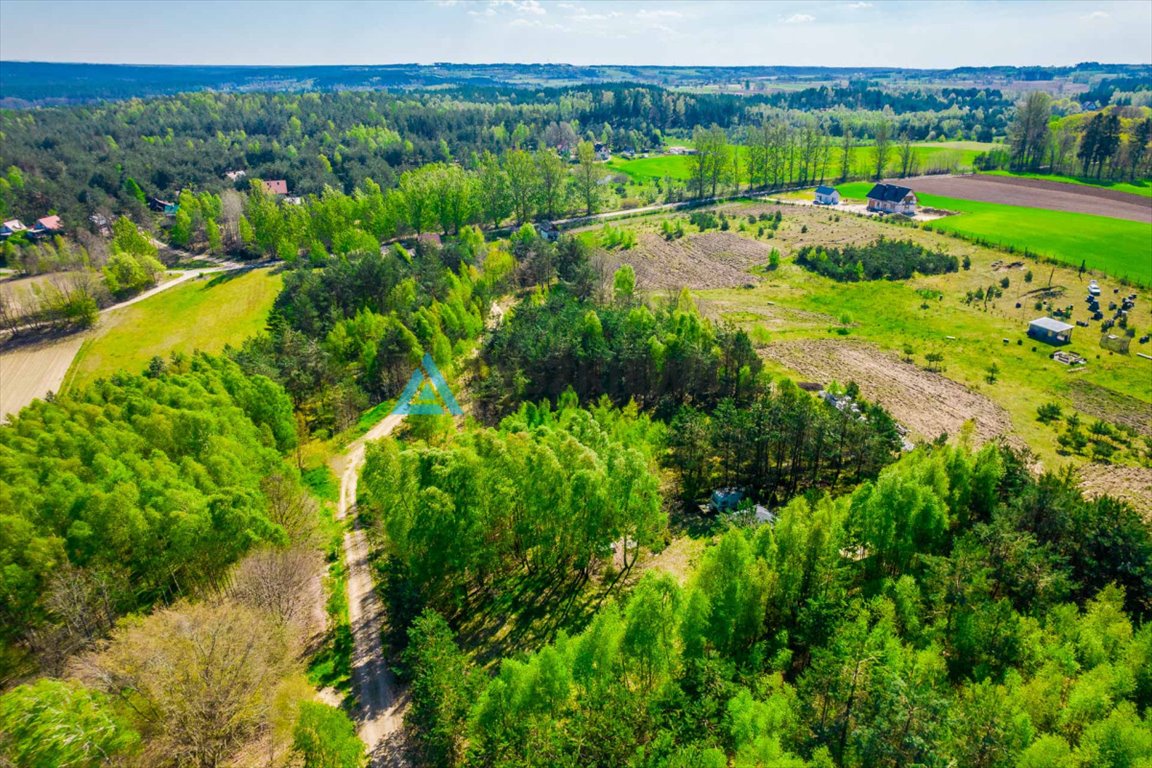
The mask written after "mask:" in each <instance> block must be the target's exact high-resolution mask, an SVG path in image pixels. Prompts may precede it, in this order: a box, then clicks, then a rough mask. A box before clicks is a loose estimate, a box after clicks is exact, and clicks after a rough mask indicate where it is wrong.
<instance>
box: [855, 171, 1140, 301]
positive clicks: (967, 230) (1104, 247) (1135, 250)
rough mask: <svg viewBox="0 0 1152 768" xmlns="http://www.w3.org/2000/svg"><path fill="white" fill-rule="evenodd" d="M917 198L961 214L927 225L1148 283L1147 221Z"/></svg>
mask: <svg viewBox="0 0 1152 768" xmlns="http://www.w3.org/2000/svg"><path fill="white" fill-rule="evenodd" d="M870 187H871V184H870V183H869V182H854V183H850V184H840V185H838V186H837V189H839V190H840V194H841V195H842V196H844V197H846V198H852V199H856V200H863V199H864V196H865V195H866V194H867V193H868V189H869V188H870ZM917 197H918V199H919V200H920V202H921V204H923V205H927V206H930V207H933V208H941V209H944V210H949V211H956V212H957V213H958V214H959V215H957V216H949V217H947V218H944V219H938V220H936V221H933V222H931V223H928V224H925V225H924V226H925V228H927V229H932V230H936V231H938V232H955V233H957V234H961V235H966V236H971V237H979V238H982V239H983V240H985V241H987V242H989V243H996V244H998V245H1001V246H1012V247H1014V248H1017V249H1021V250H1023V249H1027V250H1028V251H1030V252H1031V253H1035V254H1039V255H1042V256H1047V257H1050V258H1053V259H1056V260H1057V261H1061V262H1064V263H1065V264H1069V265H1071V266H1074V267H1078V266H1079V265H1080V264H1081V263H1084V264H1085V265H1086V266H1087V267H1088V268H1089V269H1094V270H1099V271H1101V272H1105V273H1107V274H1109V275H1112V276H1114V277H1121V278H1124V279H1127V280H1129V281H1131V282H1133V283H1137V284H1140V285H1145V286H1148V285H1152V227H1149V226H1148V225H1147V224H1143V223H1141V222H1138V221H1127V220H1124V219H1112V218H1108V217H1107V216H1092V215H1089V214H1086V213H1068V212H1065V211H1050V210H1047V209H1044V208H1027V207H1023V206H1017V205H1003V204H1000V203H982V202H976V201H974V200H961V199H959V198H954V197H942V196H940V195H928V194H920V195H917Z"/></svg>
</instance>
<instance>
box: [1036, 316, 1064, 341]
mask: <svg viewBox="0 0 1152 768" xmlns="http://www.w3.org/2000/svg"><path fill="white" fill-rule="evenodd" d="M1074 327H1075V326H1072V325H1068V323H1062V322H1060V321H1059V320H1054V319H1052V318H1051V317H1038V318H1036V319H1035V320H1033V321H1032V322H1030V323H1028V335H1029V336H1031V337H1032V338H1033V339H1036V341H1042V342H1044V343H1045V344H1069V343H1071V341H1072V329H1073V328H1074Z"/></svg>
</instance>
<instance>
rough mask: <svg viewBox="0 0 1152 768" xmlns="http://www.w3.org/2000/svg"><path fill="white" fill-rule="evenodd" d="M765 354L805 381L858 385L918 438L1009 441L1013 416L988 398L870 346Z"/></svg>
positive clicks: (774, 347)
mask: <svg viewBox="0 0 1152 768" xmlns="http://www.w3.org/2000/svg"><path fill="white" fill-rule="evenodd" d="M760 352H761V354H763V355H764V356H766V357H768V358H771V359H773V360H776V361H777V362H779V363H782V364H783V365H785V366H787V367H788V368H791V369H792V370H794V371H796V372H797V373H799V374H800V375H802V376H803V377H804V378H805V379H807V380H809V381H816V382H819V383H821V384H825V385H826V384H828V383H829V382H830V381H833V380H835V381H838V382H840V383H841V384H847V383H848V382H849V381H855V382H856V383H857V384H858V385H859V386H860V392H861V394H862V395H863V396H864V397H866V398H867V399H869V400H873V401H875V402H878V403H880V404H881V405H883V406H884V407H885V408H886V409H887V410H888V412H889V413H891V414H892V416H893V417H895V418H896V419H897V420H898V421H900V422H901V423H902V424H904V425H905V426H907V427H908V429H909V431H910V432H912V434H913V436H914V437H917V438H920V439H923V440H934V439H936V438H937V437H938V436H939V435H940V434H941V433H944V432H947V433H948V435H949V436H951V437H955V436H957V435H959V434H960V432H961V430H962V429H963V427H964V425H965V423H966V422H968V421H971V422H972V423H973V432H972V437H973V441H974V442H975V443H976V444H981V443H985V442H988V441H990V440H995V439H998V438H1001V437H1009V439H1010V435H1011V433H1012V423H1011V421H1010V420H1009V418H1008V413H1007V412H1006V411H1005V410H1004V409H1003V408H1001V407H1000V406H998V405H996V404H995V403H993V402H992V401H991V400H989V399H988V398H986V397H984V396H983V395H979V394H977V393H975V392H973V391H971V390H970V389H968V388H967V387H965V386H964V385H963V384H959V383H957V382H955V381H952V380H951V379H949V378H946V377H944V376H942V375H940V374H939V373H934V372H932V371H925V370H923V369H921V368H918V367H916V366H915V365H912V364H911V363H905V362H904V361H902V360H900V359H899V358H897V357H896V356H894V355H891V354H889V353H887V352H883V351H881V350H879V349H877V348H875V347H873V346H871V345H869V344H863V343H857V342H850V341H837V340H830V339H829V340H816V341H787V342H778V343H773V344H769V345H768V346H766V347H765V348H763V349H762V350H760Z"/></svg>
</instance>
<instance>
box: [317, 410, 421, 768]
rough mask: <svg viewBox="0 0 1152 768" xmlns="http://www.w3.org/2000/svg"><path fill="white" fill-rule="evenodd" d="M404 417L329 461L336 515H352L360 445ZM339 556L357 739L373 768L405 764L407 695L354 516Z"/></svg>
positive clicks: (378, 428) (363, 538)
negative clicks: (389, 654) (387, 648)
mask: <svg viewBox="0 0 1152 768" xmlns="http://www.w3.org/2000/svg"><path fill="white" fill-rule="evenodd" d="M402 419H403V416H392V415H390V416H388V417H386V418H385V419H384V420H383V421H381V422H380V423H379V424H377V425H376V426H375V427H373V428H372V429H370V430H369V431H368V432H367V434H365V435H364V436H363V437H361V438H360V439H358V440H356V441H355V442H353V443H352V444H351V445H349V446H348V449H347V450H346V451H345V452H344V454H343V455H342V456H341V457H339V458H337V459H335V460H333V462H332V469H333V470H334V471H335V472H336V473H337V474H338V475H339V477H340V504H339V507H338V509H337V517H338V518H339V519H341V520H342V519H344V518H345V517H346V516H347V515H348V514H350V513H351V514H353V515H355V511H356V485H357V482H358V479H359V474H360V468H361V467H362V466H363V465H364V450H365V445H366V444H367V443H368V442H370V441H372V440H378V439H380V438H381V437H384V436H386V435H388V434H390V433H391V432H392V430H393V429H395V428H396V425H397V424H399V423H400V421H401V420H402ZM344 560H345V562H346V563H347V566H348V615H349V620H350V621H351V624H352V639H353V645H354V647H353V656H352V682H353V685H354V686H355V690H356V695H357V697H356V701H357V707H358V709H359V734H360V739H361V740H362V741H363V742H364V745H365V746H366V747H367V748H368V753H369V754H370V755H371V757H372V766H373V767H374V768H385V767H387V768H391V767H392V766H403V765H407V760H406V758H405V749H404V738H403V731H402V729H403V725H404V717H403V714H402V710H403V707H404V704H405V703H406V699H405V696H404V694H403V693H402V692H401V690H400V687H399V684H398V683H397V682H396V677H395V675H393V674H392V670H391V668H390V667H389V666H388V660H387V658H386V657H385V655H384V646H383V642H382V640H381V637H380V632H381V629H382V628H383V625H384V606H383V604H382V603H381V601H380V597H379V596H378V595H377V594H376V588H375V585H374V583H373V581H372V563H371V560H370V558H369V547H368V537H367V535H366V534H365V532H364V529H363V528H362V527H361V526H360V521H359V519H355V518H354V520H353V524H352V529H351V530H350V531H348V533H346V534H344Z"/></svg>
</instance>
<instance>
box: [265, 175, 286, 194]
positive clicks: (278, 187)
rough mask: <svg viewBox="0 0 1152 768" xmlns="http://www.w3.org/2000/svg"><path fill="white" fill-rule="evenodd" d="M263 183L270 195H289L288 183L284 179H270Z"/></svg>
mask: <svg viewBox="0 0 1152 768" xmlns="http://www.w3.org/2000/svg"><path fill="white" fill-rule="evenodd" d="M263 183H264V191H265V192H267V193H268V194H270V195H286V194H288V182H287V181H285V180H284V179H268V180H266V181H264V182H263Z"/></svg>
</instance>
